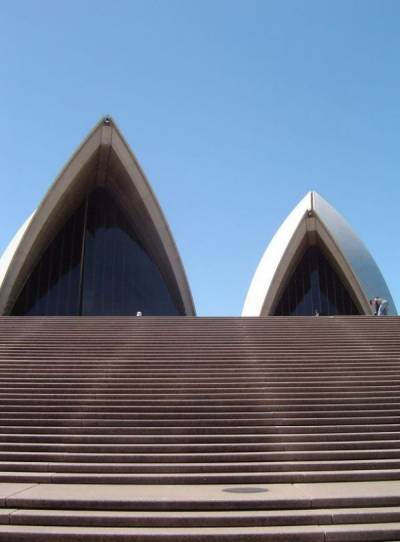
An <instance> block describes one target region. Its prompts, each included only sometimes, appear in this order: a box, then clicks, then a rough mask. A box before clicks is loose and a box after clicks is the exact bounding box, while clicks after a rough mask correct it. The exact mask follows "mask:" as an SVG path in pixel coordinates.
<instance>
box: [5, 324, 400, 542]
mask: <svg viewBox="0 0 400 542" xmlns="http://www.w3.org/2000/svg"><path fill="white" fill-rule="evenodd" d="M399 361H400V319H399V318H395V317H388V318H374V317H330V318H328V317H326V318H325V317H320V318H315V317H314V318H312V317H309V318H308V317H305V318H301V317H293V318H290V317H270V318H190V317H186V318H185V317H181V318H146V317H142V318H56V317H54V318H44V317H43V318H27V317H23V318H16V317H14V318H13V317H3V318H0V392H1V394H0V406H1V409H0V497H1V496H2V497H4V498H3V500H2V506H3V508H2V509H0V522H1V523H4V525H0V540H7V541H8V540H14V539H15V540H29V541H30V540H38V539H39V538H38V537H42V538H40V540H41V541H42V540H75V539H76V540H86V539H87V540H91V541H92V540H95V541H96V540H114V539H115V540H125V539H126V540H134V541H139V540H144V539H145V540H149V541H151V540H154V541H157V542H160V541H161V540H163V541H164V540H166V537H167V535H168V536H169V535H170V538H168V540H174V541H180V540H185V541H187V540H189V541H190V540H193V541H194V540H196V541H197V540H208V541H210V542H211V541H216V540H229V541H231V540H246V541H247V540H281V539H282V540H321V541H322V540H324V541H325V540H353V539H354V540H378V539H379V540H393V539H394V537H400V508H399V507H398V505H400V418H399V414H400V393H399V392H400V363H399ZM64 484H67V485H64ZM89 484H90V485H89ZM97 484H101V485H97ZM299 492H300V493H299ZM106 510H107V512H105V511H106ZM379 525H380V526H379ZM335 529H336V530H335ZM377 529H378V531H377ZM350 532H352V533H353V534H354V533H356V535H354V536H356V537H357V536H358V537H359V538H351V536H353V535H350V534H349V533H350ZM377 532H378V534H376V533H377ZM374 533H375V534H374ZM382 533H383V535H382ZM385 533H387V536H391V538H385V536H386V534H385ZM124 536H125V537H126V538H123V537H124ZM283 536H286V538H282V537H283ZM382 536H383V538H382ZM13 537H15V538H13ZM35 537H36V538H35ZM57 537H58V538H57ZM63 537H64V538H63ZM73 537H76V538H73ZM143 537H144V538H143ZM335 537H336V538H335ZM341 537H342V538H341ZM360 537H361V538H360ZM374 537H375V538H374ZM376 537H381V538H376Z"/></svg>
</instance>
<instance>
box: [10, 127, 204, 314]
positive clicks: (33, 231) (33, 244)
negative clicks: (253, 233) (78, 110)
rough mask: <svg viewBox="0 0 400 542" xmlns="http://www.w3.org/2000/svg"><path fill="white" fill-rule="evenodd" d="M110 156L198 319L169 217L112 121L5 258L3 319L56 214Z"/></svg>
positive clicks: (75, 158)
mask: <svg viewBox="0 0 400 542" xmlns="http://www.w3.org/2000/svg"><path fill="white" fill-rule="evenodd" d="M111 150H112V151H113V153H114V154H115V155H116V157H117V159H118V161H119V163H120V164H122V168H123V171H124V174H125V175H126V176H127V177H128V178H129V181H130V183H131V185H132V190H134V192H135V193H137V194H138V195H139V198H140V200H141V203H142V205H143V206H144V207H145V209H146V212H147V214H148V216H149V220H150V222H151V224H152V226H153V228H154V230H155V232H156V235H157V236H158V240H159V243H160V246H162V250H163V252H165V258H164V260H165V262H166V265H167V266H168V267H169V268H170V269H171V271H172V273H171V276H172V277H173V280H174V282H175V283H176V285H177V291H179V295H180V298H181V302H182V306H183V309H184V312H185V314H186V315H188V316H193V315H195V308H194V303H193V298H192V294H191V291H190V288H189V284H188V281H187V278H186V273H185V270H184V267H183V264H182V261H181V258H180V256H179V253H178V250H177V247H176V244H175V242H174V239H173V237H172V234H171V231H170V228H169V226H168V223H167V221H166V219H165V216H164V214H163V212H162V210H161V208H160V205H159V203H158V201H157V199H156V197H155V195H154V193H153V191H152V189H151V187H150V185H149V182H148V181H147V178H146V176H145V174H144V173H143V171H142V169H141V167H140V166H139V164H138V162H137V160H136V158H135V156H134V154H133V152H132V151H131V149H130V148H129V146H128V144H127V143H126V141H125V140H124V138H123V136H122V134H121V132H120V131H119V130H118V128H117V126H116V125H115V123H114V121H113V120H112V119H111V118H110V117H105V118H103V119H101V121H100V122H99V123H98V124H97V125H96V126H95V128H94V129H93V130H92V131H91V132H90V133H89V135H88V136H87V137H86V138H85V139H84V141H83V142H82V143H81V145H80V146H79V147H78V149H77V150H76V151H75V153H74V154H73V155H72V158H71V159H70V160H69V161H68V163H67V164H66V166H65V167H64V168H63V170H62V171H61V173H60V174H59V175H58V177H57V178H56V180H55V181H54V182H53V184H52V185H51V186H50V188H49V190H48V191H47V193H46V194H45V196H44V198H43V200H42V202H41V203H40V205H39V207H38V208H37V210H36V211H35V212H34V213H32V215H31V216H30V217H29V218H28V219H27V220H26V222H25V223H24V224H23V226H21V228H20V229H19V230H18V232H17V233H16V235H15V236H14V237H13V239H12V240H11V242H10V244H9V245H8V247H7V248H6V250H5V251H4V253H3V255H2V256H1V258H0V314H6V313H7V310H9V309H10V303H12V302H13V301H15V295H16V294H15V289H16V288H17V287H20V284H19V282H18V281H21V280H23V277H22V278H21V275H24V272H25V275H24V276H26V266H28V267H29V266H30V268H31V267H32V262H33V261H34V259H35V257H37V255H38V253H39V252H40V251H41V250H43V246H44V243H45V241H44V240H43V239H46V240H47V241H48V240H49V236H50V235H51V232H53V233H54V220H56V218H55V216H53V215H56V214H57V211H61V212H62V210H63V209H65V208H67V207H68V206H70V205H71V204H72V203H71V202H73V201H76V199H77V198H79V197H80V196H81V194H82V192H84V190H85V189H84V188H83V184H82V183H83V182H88V181H86V180H84V179H83V177H84V172H85V170H88V168H92V169H91V170H90V171H91V173H92V176H93V175H97V177H98V178H99V177H101V175H102V172H101V170H102V164H103V162H104V161H107V160H108V159H109V158H108V157H109V153H110V151H111ZM93 164H96V165H95V166H94V165H93ZM93 172H94V173H93ZM100 182H101V178H100ZM52 226H53V228H52Z"/></svg>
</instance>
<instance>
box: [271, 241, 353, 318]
mask: <svg viewBox="0 0 400 542" xmlns="http://www.w3.org/2000/svg"><path fill="white" fill-rule="evenodd" d="M316 311H317V312H318V313H319V314H320V315H322V316H324V315H335V314H348V315H351V314H360V312H359V310H358V309H357V306H356V304H355V303H354V301H353V299H352V297H351V294H350V292H349V291H348V290H347V288H346V286H345V285H344V284H343V282H342V281H341V279H340V278H339V276H338V274H337V273H336V271H335V270H334V268H333V267H332V266H331V264H330V263H329V260H328V259H327V258H326V256H325V255H324V253H323V252H322V250H321V249H320V248H319V247H318V246H316V245H315V246H314V245H313V246H310V247H308V248H307V250H306V251H305V252H304V254H303V256H302V258H301V259H300V261H299V263H298V264H297V266H296V268H295V270H294V272H293V273H292V275H291V277H290V279H289V281H288V283H287V284H286V288H285V290H284V291H283V293H282V295H281V298H280V300H279V303H278V304H277V306H276V309H275V313H274V314H275V315H276V316H280V315H281V316H310V315H313V314H315V313H316Z"/></svg>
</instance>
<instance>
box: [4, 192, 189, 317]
mask: <svg viewBox="0 0 400 542" xmlns="http://www.w3.org/2000/svg"><path fill="white" fill-rule="evenodd" d="M137 311H141V312H142V314H143V315H145V316H146V315H177V314H179V312H178V310H177V308H176V306H175V304H174V302H173V301H172V298H171V296H170V294H169V291H168V288H167V285H166V283H165V281H164V279H163V277H162V275H161V273H160V271H159V269H158V267H157V266H156V264H155V263H154V262H153V261H152V259H151V258H150V257H149V255H148V253H147V251H146V250H145V248H144V247H143V245H142V244H141V242H140V241H139V239H138V237H137V235H136V234H135V232H134V231H133V229H132V226H131V225H130V222H129V220H128V219H127V217H126V216H125V214H124V212H123V211H122V210H121V209H120V208H119V207H118V206H117V204H116V203H115V201H114V200H113V197H112V195H111V193H110V192H109V191H107V190H106V189H103V188H97V189H96V190H94V191H93V192H92V193H91V194H89V195H88V197H87V200H86V201H85V203H84V204H83V205H82V206H81V207H80V208H79V209H78V210H77V211H75V212H74V213H73V215H72V216H71V217H70V218H69V219H68V220H67V222H66V223H65V224H64V226H63V227H62V228H61V230H60V231H59V233H58V234H57V235H56V237H55V238H54V240H53V241H52V242H51V244H50V245H49V247H48V248H47V250H46V251H45V252H44V253H43V255H42V257H41V259H40V261H39V263H38V264H37V265H36V267H35V269H34V270H33V272H32V273H31V275H30V277H29V279H28V280H27V282H26V284H25V286H24V287H23V289H22V291H21V293H20V295H19V297H18V299H17V301H16V303H15V305H14V308H13V310H12V312H11V314H13V315H80V314H82V315H93V316H94V315H99V316H101V315H135V314H136V312H137Z"/></svg>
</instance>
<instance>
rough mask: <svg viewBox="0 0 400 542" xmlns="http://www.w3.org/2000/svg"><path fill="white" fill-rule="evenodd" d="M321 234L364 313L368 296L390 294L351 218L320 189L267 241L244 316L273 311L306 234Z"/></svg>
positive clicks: (391, 309)
mask: <svg viewBox="0 0 400 542" xmlns="http://www.w3.org/2000/svg"><path fill="white" fill-rule="evenodd" d="M313 233H314V234H317V235H318V237H319V238H320V240H321V241H322V243H323V244H324V245H325V247H326V248H327V250H328V252H329V253H330V255H331V257H332V258H333V260H334V261H335V263H336V265H337V266H338V268H339V269H340V271H341V273H342V275H343V276H344V278H345V280H346V282H347V284H348V285H349V287H350V288H351V290H352V292H353V295H354V297H355V298H356V301H357V303H358V305H359V307H360V308H361V311H362V313H363V314H371V307H370V304H369V299H371V298H373V297H375V296H379V297H383V298H385V299H387V300H388V301H389V314H397V313H396V307H395V304H394V302H393V299H392V296H391V294H390V292H389V289H388V287H387V285H386V282H385V279H384V278H383V276H382V273H381V272H380V270H379V268H378V266H377V264H376V263H375V261H374V259H373V258H372V256H371V254H370V252H369V251H368V249H367V248H366V246H365V245H364V243H363V242H362V241H361V240H360V239H359V238H358V237H357V235H356V234H355V233H354V231H353V230H352V228H351V227H350V225H349V224H348V222H347V221H346V220H345V219H344V218H343V217H342V216H341V215H340V214H339V213H338V212H337V211H336V209H334V208H333V207H332V206H331V205H330V204H329V203H328V202H327V201H326V200H324V199H323V198H322V197H321V196H320V195H319V194H317V193H316V192H309V193H308V194H307V195H306V196H305V197H304V198H303V199H302V200H301V201H300V203H299V204H298V205H297V206H296V207H295V208H294V209H293V211H292V212H291V213H290V214H289V216H288V217H287V218H286V220H285V221H284V222H283V224H282V225H281V226H280V228H279V229H278V231H277V232H276V234H275V236H274V237H273V239H272V240H271V242H270V244H269V245H268V247H267V249H266V251H265V253H264V255H263V257H262V258H261V261H260V263H259V265H258V267H257V269H256V272H255V274H254V277H253V279H252V282H251V284H250V288H249V290H248V293H247V296H246V300H245V303H244V307H243V311H242V316H267V315H272V314H273V311H274V308H275V306H276V303H277V299H278V296H279V294H280V293H281V291H282V288H283V286H284V284H285V283H286V280H287V278H288V274H289V273H290V270H291V269H292V264H293V261H294V260H295V258H296V257H297V255H298V251H299V249H300V247H301V246H302V244H304V242H305V240H306V239H307V236H310V234H311V235H312V234H313Z"/></svg>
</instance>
